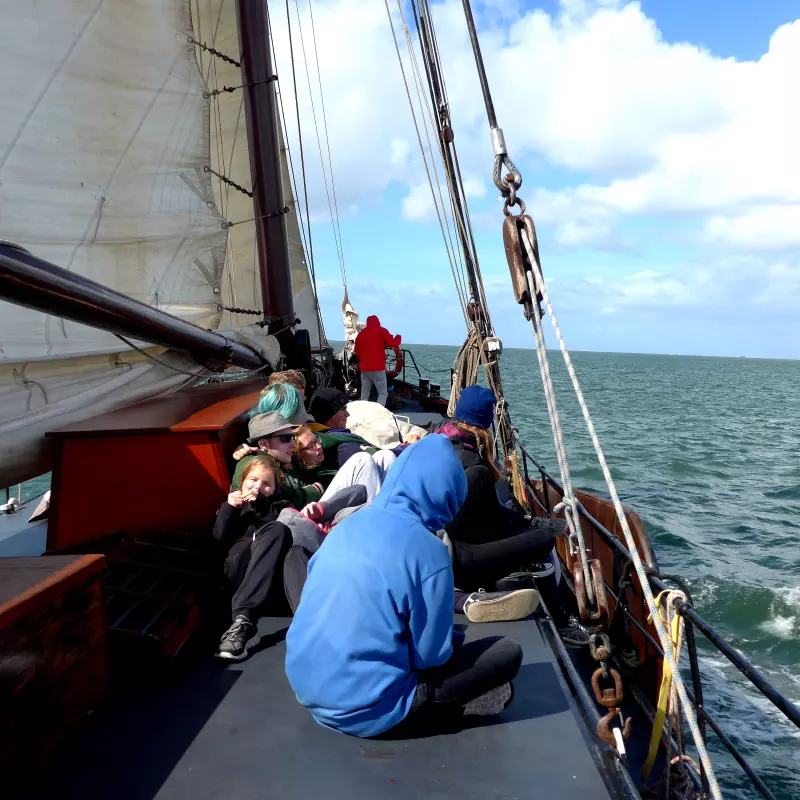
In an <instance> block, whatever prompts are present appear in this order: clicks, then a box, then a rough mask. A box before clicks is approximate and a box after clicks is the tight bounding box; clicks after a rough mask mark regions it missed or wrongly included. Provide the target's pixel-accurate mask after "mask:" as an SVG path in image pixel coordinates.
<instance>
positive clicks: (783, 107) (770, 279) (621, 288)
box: [272, 0, 800, 358]
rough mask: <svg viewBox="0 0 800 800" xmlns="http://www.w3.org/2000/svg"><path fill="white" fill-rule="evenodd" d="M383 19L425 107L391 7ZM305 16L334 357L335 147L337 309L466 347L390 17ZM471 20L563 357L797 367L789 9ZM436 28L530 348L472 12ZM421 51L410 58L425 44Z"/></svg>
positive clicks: (490, 284) (320, 266) (278, 41)
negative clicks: (703, 359)
mask: <svg viewBox="0 0 800 800" xmlns="http://www.w3.org/2000/svg"><path fill="white" fill-rule="evenodd" d="M389 5H390V8H391V9H392V23H393V25H394V30H395V32H396V33H397V36H398V40H399V42H400V45H401V52H402V53H403V61H404V66H405V69H406V73H407V76H408V77H409V81H410V82H411V91H412V97H413V98H415V102H417V103H418V101H417V100H416V91H415V89H414V86H413V74H414V73H413V69H412V65H411V62H410V61H409V58H408V51H407V49H406V38H405V33H404V30H403V21H402V19H401V15H400V11H399V10H398V0H390V2H389ZM401 7H402V9H403V11H404V12H405V13H406V15H407V16H406V19H407V20H408V22H409V25H410V26H411V17H410V16H408V12H409V8H408V6H406V5H404V6H401ZM311 8H312V11H313V22H314V28H313V30H312V26H311V18H310V16H309V6H308V0H298V5H297V7H295V6H292V7H291V14H292V16H291V20H292V45H293V48H294V52H295V65H296V79H297V85H298V102H299V107H300V122H301V125H300V129H301V131H302V136H303V155H304V156H305V163H306V171H307V184H308V196H309V206H310V211H311V226H310V228H311V233H312V240H313V248H314V262H315V267H316V278H317V283H318V292H319V298H320V304H321V307H322V311H323V319H324V323H325V327H326V331H327V334H328V336H329V337H330V338H332V339H340V338H342V324H341V313H340V305H341V302H342V296H343V285H342V277H341V269H340V259H339V256H338V248H337V246H336V241H335V238H334V230H335V229H334V226H333V225H332V224H331V213H330V210H329V202H328V198H329V197H331V198H332V187H331V183H330V178H328V184H327V187H326V184H325V181H324V180H323V172H322V168H321V166H320V155H319V146H318V140H319V142H320V143H321V149H322V152H323V156H324V158H325V159H327V152H328V148H329V149H330V161H331V163H332V166H333V180H334V185H335V197H336V205H337V207H338V212H339V226H340V230H341V253H342V261H343V264H344V268H345V272H346V277H347V285H348V295H349V299H350V301H351V302H352V304H353V305H354V306H355V308H356V309H357V311H358V312H359V313H360V315H361V318H362V319H364V318H366V316H367V315H369V314H377V315H378V316H379V317H380V318H381V321H382V322H383V323H384V324H385V325H386V326H387V327H388V328H389V329H390V330H391V331H392V333H401V334H402V335H403V338H404V341H406V342H409V343H429V344H459V343H461V342H462V341H463V339H464V335H465V326H464V320H463V315H462V311H461V308H460V305H459V301H458V295H457V293H456V288H455V285H454V281H453V275H452V272H451V267H450V262H449V260H448V255H447V250H446V249H445V245H444V243H443V238H442V232H441V229H440V225H439V222H438V218H437V213H436V209H435V206H434V203H433V200H432V198H431V192H430V189H429V186H428V180H427V177H426V169H425V161H424V160H423V158H422V156H421V153H420V147H419V144H418V140H417V134H416V132H415V128H414V124H413V121H412V116H411V112H410V109H409V104H408V99H407V96H406V90H405V88H404V85H403V81H402V76H401V71H400V68H399V65H398V59H397V54H396V50H395V45H394V41H393V38H392V28H391V27H390V24H389V19H388V16H387V11H386V7H385V5H384V3H382V2H381V1H380V0H369V2H367V0H313V6H312V7H311ZM272 9H273V10H272V14H273V19H272V25H273V31H274V40H275V52H276V58H277V62H278V75H279V85H280V92H281V98H282V101H283V105H284V112H285V117H286V120H287V130H288V139H289V146H290V150H291V152H292V156H293V159H292V160H293V163H294V165H295V175H296V176H297V179H298V182H300V169H299V160H300V159H299V155H300V147H299V141H298V137H297V117H296V115H295V112H294V108H295V97H294V92H293V84H292V70H291V64H290V61H289V37H288V28H287V24H286V18H285V15H282V13H281V9H282V7H281V4H275V5H274V6H273V7H272ZM276 9H277V12H276ZM473 10H474V14H475V18H476V23H477V26H478V32H479V36H480V40H481V47H482V50H483V57H484V61H485V63H486V69H487V73H488V77H489V83H490V86H491V89H492V94H493V97H494V104H495V108H496V111H497V116H498V122H499V124H500V126H501V127H502V128H503V131H504V133H505V139H506V143H507V145H508V150H509V154H510V156H511V158H512V159H513V160H514V161H515V163H516V164H517V166H518V167H519V169H520V172H521V173H522V176H523V186H522V189H521V190H520V193H519V194H520V196H521V197H522V198H523V199H524V201H525V203H526V205H527V211H528V213H529V214H530V215H531V216H532V218H533V220H534V222H535V224H536V229H537V234H538V239H539V250H540V257H541V262H542V268H543V271H544V274H545V277H546V280H547V285H548V290H549V292H550V294H551V299H552V302H553V306H554V309H555V312H556V315H557V317H558V321H559V324H560V326H561V328H562V330H563V332H564V336H565V339H566V342H567V345H568V346H569V347H570V348H572V349H576V350H601V351H623V352H644V353H679V354H694V355H722V356H751V357H777V358H800V145H798V143H800V103H798V101H797V98H798V80H800V79H799V78H798V76H800V11H798V5H797V3H796V0H792V2H789V0H763V2H760V3H755V2H753V1H752V0H724V1H723V0H642V2H639V3H625V2H617V0H546V2H540V3H527V2H520V1H519V0H484V2H474V4H473ZM298 13H299V21H300V26H298ZM433 16H434V22H435V27H436V36H437V40H438V45H439V51H440V54H441V58H442V62H443V68H444V75H445V81H446V86H447V92H448V99H449V103H450V114H451V117H452V120H453V130H454V133H455V137H456V138H455V142H456V146H457V148H458V155H459V160H460V164H461V170H462V174H463V176H464V179H465V187H466V191H467V195H468V198H469V207H470V213H471V218H472V223H473V227H474V230H475V237H476V243H477V247H478V252H479V257H480V265H481V272H482V275H483V280H484V284H485V287H486V293H487V296H488V303H489V309H490V313H491V315H492V319H493V322H494V326H495V329H496V332H497V334H498V335H499V336H500V338H501V339H502V340H503V342H504V344H505V346H507V347H531V346H532V345H533V336H532V332H531V328H530V324H529V323H527V322H526V321H525V319H524V317H523V314H522V307H521V306H518V305H516V304H515V302H514V298H513V294H512V290H511V283H510V278H509V273H508V268H507V265H506V260H505V255H504V249H503V239H502V221H503V211H502V201H501V199H500V198H499V195H498V192H497V190H496V189H495V188H494V185H493V183H492V165H493V152H492V147H491V142H490V138H489V128H488V123H487V120H486V114H485V108H484V106H483V101H482V97H481V93H480V88H479V84H478V80H477V73H476V70H475V64H474V59H473V56H472V51H471V49H470V47H469V39H468V36H467V29H466V24H465V22H464V16H463V11H462V7H461V0H444V1H443V2H438V1H437V2H435V3H433ZM313 34H315V39H316V53H317V57H318V62H319V72H318V71H317V68H316V61H315V58H314V39H313V38H312V35H313ZM411 38H412V45H413V47H414V48H415V49H416V47H417V41H416V38H415V35H414V32H413V26H412V31H411ZM304 49H305V53H304V52H303V50H304ZM304 55H305V58H306V59H307V63H308V65H309V66H308V69H306V67H305V63H304ZM320 78H321V85H322V89H323V94H324V109H325V117H324V121H323V116H322V105H321V102H320V96H319V83H320ZM309 83H310V85H311V88H312V91H311V92H310V91H309ZM312 96H313V97H314V104H313V107H312V102H311V98H312ZM417 109H418V119H419V120H421V119H422V117H423V115H422V114H420V112H419V106H417ZM315 117H316V125H315ZM326 128H327V136H325V129H326ZM317 131H319V137H318V136H317ZM422 137H423V142H424V143H425V145H426V151H427V152H426V155H427V157H428V160H429V163H431V164H432V163H433V160H435V161H436V162H437V170H438V174H439V175H440V176H441V175H442V172H441V165H440V164H439V163H438V155H436V156H433V155H431V153H430V151H429V150H427V140H426V138H425V132H424V130H422ZM301 194H302V192H301ZM301 205H302V203H301ZM546 335H547V336H548V341H549V342H550V343H551V344H553V343H554V341H555V340H554V337H553V335H552V332H551V331H550V330H549V329H546Z"/></svg>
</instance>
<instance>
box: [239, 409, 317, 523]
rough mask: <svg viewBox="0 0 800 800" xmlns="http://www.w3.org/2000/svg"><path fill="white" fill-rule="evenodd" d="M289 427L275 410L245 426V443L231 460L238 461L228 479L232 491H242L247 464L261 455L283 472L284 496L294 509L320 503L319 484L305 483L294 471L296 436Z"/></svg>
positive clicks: (259, 416)
mask: <svg viewBox="0 0 800 800" xmlns="http://www.w3.org/2000/svg"><path fill="white" fill-rule="evenodd" d="M292 431H293V428H292V425H291V424H290V423H289V422H288V421H287V420H286V419H284V417H282V416H281V415H280V414H279V413H278V412H277V411H269V412H267V413H266V414H257V415H256V416H254V417H253V418H252V419H251V420H250V423H249V425H248V434H249V436H248V438H247V444H244V445H242V446H241V447H238V448H237V449H236V452H234V454H233V457H234V459H236V460H237V461H238V463H237V465H236V470H235V471H234V473H233V479H232V480H231V489H230V490H231V491H232V492H236V491H239V490H240V489H241V486H242V475H243V474H244V470H245V468H246V467H247V465H248V463H249V462H250V461H252V459H253V458H254V456H255V455H256V454H257V453H259V452H261V453H267V454H269V455H270V456H272V457H273V458H274V459H275V460H276V461H277V462H278V463H279V464H280V465H281V469H282V471H283V494H284V495H285V496H286V499H287V500H289V501H290V502H291V504H292V505H293V506H294V507H295V508H298V509H300V508H304V507H305V506H307V505H308V504H309V503H314V502H317V501H319V499H320V498H321V497H322V493H323V491H324V489H323V486H322V484H321V483H319V482H314V481H308V482H304V481H303V480H302V479H301V478H299V477H298V475H297V472H296V471H295V470H294V469H293V465H292V455H293V454H294V452H295V437H294V433H293V432H292Z"/></svg>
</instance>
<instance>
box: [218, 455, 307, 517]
mask: <svg viewBox="0 0 800 800" xmlns="http://www.w3.org/2000/svg"><path fill="white" fill-rule="evenodd" d="M255 455H256V454H255V453H252V454H251V455H249V456H245V457H244V458H242V459H240V461H239V463H238V464H237V465H236V469H235V471H234V473H233V479H232V480H231V488H230V490H231V491H232V492H238V491H239V490H240V489H241V488H242V473H243V472H244V468H245V467H246V466H247V464H248V462H249V461H252V460H253V458H254V457H255ZM281 491H282V492H283V496H284V497H285V498H286V499H287V500H288V501H289V502H290V503H291V504H292V505H293V506H294V507H295V508H296V509H298V510H300V509H301V508H303V506H306V505H308V504H309V503H315V502H317V501H318V500H319V498H320V497H321V496H322V492H320V490H319V486H314V485H307V484H305V483H304V482H303V480H302V479H300V478H298V476H297V474H296V473H295V471H294V470H289V471H288V472H287V471H286V470H284V471H283V487H282V488H281Z"/></svg>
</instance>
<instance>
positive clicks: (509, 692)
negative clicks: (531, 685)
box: [464, 683, 514, 717]
mask: <svg viewBox="0 0 800 800" xmlns="http://www.w3.org/2000/svg"><path fill="white" fill-rule="evenodd" d="M513 699H514V684H513V683H504V684H503V685H502V686H498V687H497V688H496V689H490V690H489V691H488V692H486V694H482V695H481V696H480V697H476V698H475V699H474V700H470V701H469V703H467V704H466V705H465V706H464V716H465V717H468V716H475V717H490V716H493V715H494V714H500V713H501V712H502V711H504V710H505V709H506V708H507V707H508V705H509V704H510V703H511V701H512V700H513Z"/></svg>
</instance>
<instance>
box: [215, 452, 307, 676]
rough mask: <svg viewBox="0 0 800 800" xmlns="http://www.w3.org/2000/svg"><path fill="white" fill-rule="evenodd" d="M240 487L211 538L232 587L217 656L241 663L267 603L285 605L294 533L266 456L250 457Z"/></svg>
mask: <svg viewBox="0 0 800 800" xmlns="http://www.w3.org/2000/svg"><path fill="white" fill-rule="evenodd" d="M240 480H241V483H240V485H241V488H240V489H236V490H232V491H231V493H230V494H229V495H228V499H227V501H226V502H225V503H223V504H222V507H221V508H220V510H219V513H218V514H217V520H216V523H215V525H214V530H213V534H212V535H213V536H214V538H215V539H216V540H217V541H218V542H219V543H220V544H221V546H222V548H223V550H224V551H225V554H226V555H225V565H224V574H225V578H226V580H227V581H228V583H229V584H230V586H231V587H232V588H233V589H234V594H233V599H232V601H231V613H232V618H233V624H232V625H231V626H230V628H228V630H227V631H225V633H224V634H223V636H222V639H221V641H220V644H219V648H218V650H217V656H218V657H219V658H224V659H228V660H231V661H241V660H242V659H243V658H245V657H246V656H247V644H248V642H249V641H251V640H252V639H253V637H254V636H255V635H256V632H257V622H258V612H259V610H260V609H261V608H262V606H264V605H265V603H267V601H271V604H272V605H278V606H281V605H285V600H283V598H282V597H281V596H280V594H279V593H280V592H281V591H282V588H283V587H282V586H281V584H282V575H283V571H282V570H283V561H284V558H285V557H286V553H287V552H288V551H289V548H290V547H291V546H292V534H291V533H290V531H289V529H288V528H287V527H286V525H284V524H283V523H281V522H278V514H279V513H280V511H281V510H282V509H284V508H287V507H288V506H289V501H288V500H287V499H286V497H285V496H284V495H283V494H282V493H281V491H280V489H281V482H282V477H281V469H280V466H279V465H278V463H277V461H275V460H274V459H273V458H271V457H270V456H268V455H266V454H259V455H257V456H252V457H251V458H250V459H248V461H247V463H246V464H245V466H244V468H243V469H242V471H241V475H240Z"/></svg>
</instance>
